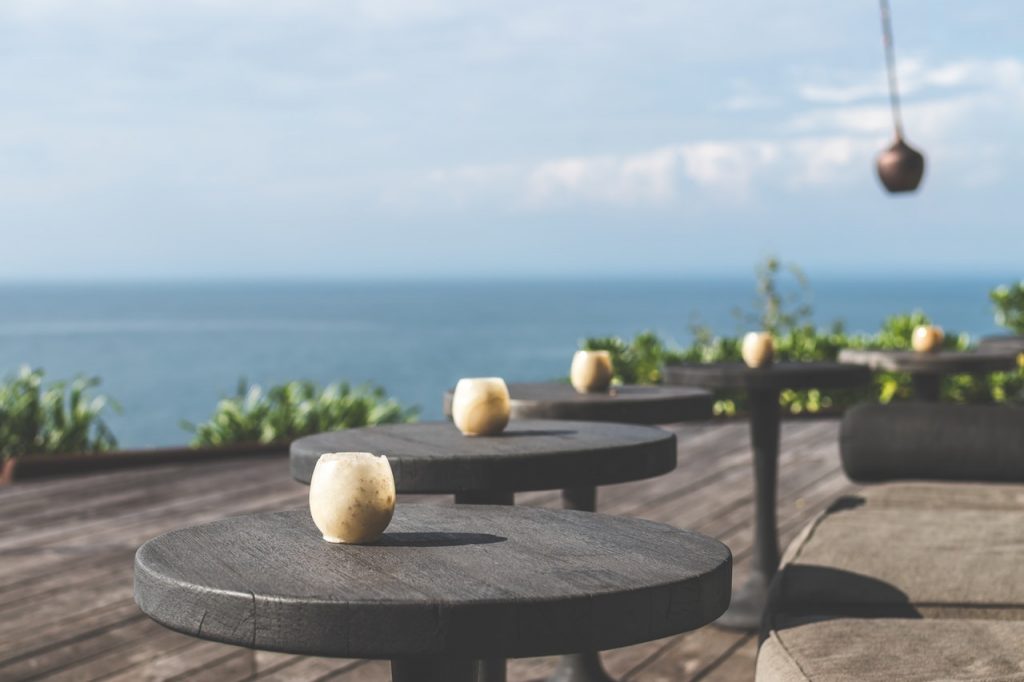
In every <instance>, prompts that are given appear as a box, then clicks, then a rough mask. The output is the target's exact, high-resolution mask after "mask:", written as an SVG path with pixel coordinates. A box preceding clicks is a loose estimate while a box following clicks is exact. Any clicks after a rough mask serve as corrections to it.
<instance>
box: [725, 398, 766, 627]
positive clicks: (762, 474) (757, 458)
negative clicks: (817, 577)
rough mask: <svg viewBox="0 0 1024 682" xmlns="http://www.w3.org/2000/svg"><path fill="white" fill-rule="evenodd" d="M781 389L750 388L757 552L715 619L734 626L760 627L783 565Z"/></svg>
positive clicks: (755, 549) (726, 625) (755, 543)
mask: <svg viewBox="0 0 1024 682" xmlns="http://www.w3.org/2000/svg"><path fill="white" fill-rule="evenodd" d="M780 421H781V416H780V414H779V391H778V390H775V389H764V390H760V389H759V390H752V391H750V444H751V446H752V449H753V454H754V505H755V516H754V556H753V558H752V559H753V560H752V562H751V567H750V577H749V578H748V579H747V582H746V583H745V584H744V585H743V587H741V588H740V589H739V590H737V591H736V593H735V594H733V596H732V601H731V603H730V604H729V609H728V610H727V611H726V612H725V613H724V614H722V616H721V617H720V618H719V619H718V620H717V621H715V624H716V625H719V626H721V627H724V628H730V629H734V630H756V629H758V628H759V627H760V626H761V615H762V614H763V613H764V607H765V603H766V602H767V600H768V583H769V582H771V579H772V576H773V575H775V571H776V570H777V569H778V566H779V537H778V530H777V528H776V521H775V497H776V492H777V490H776V488H777V482H778V475H779V423H780Z"/></svg>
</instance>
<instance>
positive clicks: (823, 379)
mask: <svg viewBox="0 0 1024 682" xmlns="http://www.w3.org/2000/svg"><path fill="white" fill-rule="evenodd" d="M663 376H664V379H665V382H666V383H668V384H673V385H683V386H700V387H702V388H708V389H712V390H739V391H746V393H747V395H748V396H749V399H750V442H751V447H752V449H753V454H754V486H755V487H754V493H755V499H754V503H755V509H756V515H755V517H754V529H755V534H754V556H753V561H752V566H751V569H750V577H749V579H748V580H747V582H746V584H744V586H743V587H742V588H740V590H738V591H737V593H736V595H735V596H734V597H733V600H732V604H731V605H730V606H729V610H728V611H726V612H725V615H723V616H722V617H721V618H720V619H718V621H717V622H716V624H717V625H721V626H723V627H727V628H735V629H742V630H753V629H757V628H758V627H759V626H760V624H761V614H762V613H763V612H764V606H765V603H766V601H767V597H768V583H769V582H770V581H771V578H772V576H773V575H775V571H776V569H777V568H778V565H779V536H778V529H777V528H776V521H775V498H776V488H777V480H778V467H779V426H780V423H781V419H782V415H781V411H780V409H779V394H780V393H781V392H782V391H783V390H784V389H811V388H818V389H821V388H855V387H857V386H863V385H865V384H867V383H868V382H870V380H871V372H869V371H868V370H867V368H865V367H858V366H856V365H840V364H837V363H834V362H782V363H777V364H774V365H770V366H768V367H763V368H758V369H751V368H750V367H747V366H746V365H744V364H742V363H738V362H735V363H718V364H706V365H696V364H694V365H689V364H686V365H668V366H666V367H665V372H664V375H663Z"/></svg>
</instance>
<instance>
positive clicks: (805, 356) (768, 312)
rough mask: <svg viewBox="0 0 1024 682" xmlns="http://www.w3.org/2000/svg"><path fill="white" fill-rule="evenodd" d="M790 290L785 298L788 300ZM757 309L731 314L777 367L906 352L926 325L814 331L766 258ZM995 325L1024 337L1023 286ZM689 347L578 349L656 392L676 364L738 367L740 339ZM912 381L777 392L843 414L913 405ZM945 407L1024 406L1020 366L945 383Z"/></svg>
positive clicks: (589, 342) (619, 343)
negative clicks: (768, 339) (848, 351)
mask: <svg viewBox="0 0 1024 682" xmlns="http://www.w3.org/2000/svg"><path fill="white" fill-rule="evenodd" d="M783 275H789V276H790V277H791V278H792V279H793V280H794V282H795V284H796V287H795V289H794V288H793V286H792V284H791V285H790V286H789V287H784V286H782V284H781V283H780V277H782V276H783ZM787 289H788V290H789V291H788V293H787ZM756 292H757V303H756V306H755V309H754V310H752V311H742V310H738V311H734V315H735V316H736V318H737V320H738V321H739V322H740V325H741V328H748V329H755V328H756V329H765V330H768V331H771V332H772V333H773V334H774V335H775V354H776V358H777V359H778V360H780V361H793V362H812V361H834V360H835V359H836V358H837V357H838V355H839V351H840V350H842V349H843V348H859V349H872V350H909V349H910V348H911V335H912V334H913V331H914V328H915V327H917V326H918V325H922V324H929V323H930V320H929V318H928V316H927V315H925V314H924V313H923V312H922V311H914V312H912V313H907V314H900V315H892V316H890V317H887V318H886V319H885V320H884V321H883V322H882V326H881V328H880V329H879V330H878V331H877V332H875V333H873V334H849V333H847V332H846V331H845V329H844V327H843V325H842V323H841V322H835V323H833V324H832V326H831V327H828V328H823V329H822V328H817V327H815V326H814V325H813V324H812V323H811V322H810V319H811V312H812V311H811V306H810V305H809V304H808V303H807V295H808V293H809V285H808V282H807V278H806V277H804V275H803V273H802V272H801V271H800V269H799V268H797V267H796V266H794V265H783V264H782V263H781V262H780V261H779V260H778V259H777V258H769V259H767V260H766V261H764V262H763V263H761V264H760V265H759V266H758V268H757V282H756ZM991 297H992V300H993V301H994V302H995V303H996V307H997V319H998V320H999V321H1000V324H1003V325H1004V326H1007V327H1009V328H1011V329H1014V330H1018V331H1022V332H1024V282H1021V283H1020V284H1018V285H1016V286H1015V287H999V288H998V289H996V290H994V291H993V292H992V294H991ZM692 332H693V337H694V340H693V342H692V343H690V344H689V345H688V346H685V347H683V348H672V347H669V346H668V345H667V344H665V343H664V342H663V341H662V340H661V339H660V338H659V337H658V336H657V335H655V334H653V333H651V332H644V333H642V334H639V335H637V336H636V337H635V338H634V339H633V340H632V341H624V340H623V339H620V338H617V337H604V338H591V339H586V340H585V341H584V342H583V347H584V348H587V349H606V350H609V351H611V353H612V360H613V362H614V364H615V372H616V379H617V380H618V381H620V382H622V383H639V384H653V383H658V382H660V381H661V367H662V366H663V365H664V364H670V363H674V362H689V363H713V362H740V361H741V357H740V344H741V342H742V337H741V335H739V334H737V335H736V336H718V335H715V334H713V333H712V332H711V330H710V329H708V328H707V327H703V326H696V327H694V328H693V330H692ZM970 347H971V340H970V338H969V337H968V336H967V335H966V334H957V333H955V332H951V331H947V333H946V338H945V340H944V341H943V348H944V349H947V350H968V349H969V348H970ZM911 395H912V386H911V381H910V376H909V375H907V374H904V373H886V372H879V373H875V375H874V378H873V380H872V385H871V386H870V387H867V388H860V389H843V390H829V391H822V390H818V389H810V390H800V391H795V390H786V391H782V393H781V396H780V401H779V402H780V404H781V406H782V407H783V409H785V410H786V411H787V412H789V413H791V414H802V413H811V414H813V413H817V412H820V411H821V410H826V409H833V408H845V407H848V406H850V405H853V404H854V403H857V402H861V401H864V400H877V401H879V402H883V403H888V402H890V401H892V400H902V399H907V398H910V397H911ZM941 395H942V398H943V400H947V401H952V402H972V403H978V402H981V403H984V402H1008V401H1016V402H1024V366H1022V367H1021V368H1018V369H1017V370H1016V371H1012V372H996V373H993V374H989V375H985V376H973V375H967V374H958V375H952V376H948V377H946V378H945V379H944V381H943V385H942V393H941ZM745 409H746V395H745V394H744V393H743V392H741V391H740V392H737V391H719V392H716V394H715V406H714V411H715V414H717V415H733V414H736V413H737V412H740V411H744V410H745Z"/></svg>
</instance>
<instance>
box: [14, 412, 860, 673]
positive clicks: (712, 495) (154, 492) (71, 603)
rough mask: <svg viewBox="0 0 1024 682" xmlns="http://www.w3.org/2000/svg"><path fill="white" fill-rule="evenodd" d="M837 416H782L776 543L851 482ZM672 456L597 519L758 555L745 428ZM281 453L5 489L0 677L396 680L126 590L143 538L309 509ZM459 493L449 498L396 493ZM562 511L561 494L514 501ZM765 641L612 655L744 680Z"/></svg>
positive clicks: (610, 495) (706, 431) (685, 444)
mask: <svg viewBox="0 0 1024 682" xmlns="http://www.w3.org/2000/svg"><path fill="white" fill-rule="evenodd" d="M837 426H838V424H837V422H835V421H834V420H809V421H792V422H787V423H785V424H784V426H783V432H782V449H781V450H782V456H781V458H780V467H779V525H780V537H781V538H782V540H783V542H784V543H785V542H787V541H788V540H789V539H790V538H791V537H792V536H793V535H795V534H796V533H797V532H798V531H799V529H800V528H801V527H802V526H803V525H804V524H805V523H806V522H807V520H808V519H809V518H811V517H812V516H813V515H815V514H816V513H818V511H819V510H821V509H823V508H824V507H825V506H826V505H827V504H828V503H829V502H830V501H831V500H832V499H834V498H835V497H836V496H838V495H840V494H842V493H845V492H848V491H850V490H853V489H854V488H853V486H852V485H851V484H850V483H849V482H848V481H847V480H846V479H845V477H843V475H842V473H841V472H840V469H839V460H838V445H837V434H838V428H837ZM672 430H673V431H675V432H676V433H677V436H678V438H679V466H678V468H677V469H676V470H675V471H673V472H671V473H669V474H667V475H665V476H661V477H658V478H655V479H651V480H647V481H636V482H633V483H626V484H620V485H616V486H608V487H605V488H602V489H601V492H600V496H599V502H598V504H599V509H600V510H601V511H602V512H604V513H613V514H626V515H632V516H640V517H643V518H649V519H652V520H658V521H663V522H667V523H670V524H673V525H677V526H681V527H687V528H692V529H694V530H698V531H700V532H704V533H708V534H711V535H714V536H716V537H719V538H720V539H722V540H723V541H724V542H726V544H728V545H729V546H730V547H731V548H732V550H733V554H734V556H735V558H736V565H735V579H736V581H737V582H739V581H741V580H742V578H743V577H744V576H745V574H746V570H747V567H748V565H749V560H750V559H749V557H750V552H751V537H752V523H751V520H752V506H753V481H752V473H751V467H750V449H749V448H750V446H749V435H748V427H747V424H746V423H745V422H742V421H736V422H725V423H711V424H687V425H681V426H675V427H672ZM305 495H306V488H305V487H303V486H299V485H298V484H295V483H294V482H292V481H291V480H290V479H289V477H288V473H287V462H286V461H285V459H284V458H280V459H272V458H271V459H267V458H260V459H256V458H254V459H253V460H252V462H245V463H244V464H243V463H242V461H240V460H233V461H231V462H224V461H219V462H210V463H202V464H192V465H186V466H178V465H168V466H161V467H154V468H152V469H147V470H138V469H135V470H128V471H121V472H105V473H102V474H97V475H90V476H79V477H68V478H64V479H58V480H52V481H39V482H26V483H19V484H16V485H14V486H11V487H8V488H5V489H0V679H4V680H8V679H10V680H20V679H34V678H40V677H42V676H46V677H48V678H53V679H58V680H92V679H109V680H115V681H119V682H126V681H127V680H169V679H182V680H185V679H187V680H204V679H210V680H245V679H259V680H310V681H311V680H327V679H332V680H344V681H345V682H368V681H369V680H387V679H388V666H387V664H386V663H385V662H380V661H371V662H363V661H346V660H335V659H323V658H310V657H303V656H291V655H288V654H279V653H272V652H251V651H248V650H245V649H239V648H236V647H230V646H226V645H222V644H217V643H213V642H204V641H200V640H196V639H193V638H190V637H187V636H185V635H180V634H177V633H173V632H170V631H168V630H165V629H164V628H162V627H160V626H158V625H156V624H155V623H153V622H152V621H149V620H148V619H146V618H145V617H144V616H142V615H141V614H140V613H139V612H138V610H137V609H136V608H135V606H134V603H133V602H132V600H131V572H132V555H133V552H134V548H135V547H136V546H137V545H138V544H139V543H141V542H142V541H144V540H145V539H148V538H149V537H152V536H154V535H157V534H159V533H161V532H164V531H166V530H170V529H172V528H177V527H180V526H183V525H190V524H195V523H201V522H204V521H208V520H212V519H216V518H221V517H223V516H228V515H232V514H237V513H244V512H247V511H255V510H259V509H275V508H287V507H296V506H301V505H303V504H305ZM412 502H419V503H450V502H451V498H450V497H449V496H426V497H425V496H417V497H411V496H410V497H405V496H403V497H402V498H400V503H403V504H406V503H412ZM517 503H520V504H530V505H539V506H549V507H557V506H560V504H561V499H560V495H559V493H558V492H557V491H542V492H534V493H524V494H520V495H517ZM755 655H756V638H754V637H751V636H749V635H745V634H743V633H735V632H729V631H724V630H720V629H718V628H715V627H707V628H702V629H701V630H698V631H696V632H693V633H688V634H685V635H679V636H676V637H671V638H667V639H664V640H659V641H656V642H648V643H645V644H640V645H637V646H632V647H625V648H623V649H617V650H613V651H609V652H605V653H604V654H603V659H604V661H605V663H606V667H607V668H608V669H609V671H611V672H612V673H613V674H614V675H615V676H616V677H617V678H619V679H622V680H639V681H646V680H693V679H701V680H715V681H717V682H723V681H732V680H735V681H739V680H750V679H751V678H752V674H753V661H754V656H755ZM556 660H557V659H555V658H552V657H548V658H539V659H524V660H519V661H512V662H510V666H509V679H510V680H512V681H513V682H523V681H525V680H539V679H542V678H543V677H544V676H545V675H546V674H547V673H548V672H550V670H551V669H552V667H553V666H554V664H555V662H556Z"/></svg>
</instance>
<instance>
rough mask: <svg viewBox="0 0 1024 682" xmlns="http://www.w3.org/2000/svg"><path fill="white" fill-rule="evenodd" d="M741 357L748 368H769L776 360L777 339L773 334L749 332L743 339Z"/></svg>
mask: <svg viewBox="0 0 1024 682" xmlns="http://www.w3.org/2000/svg"><path fill="white" fill-rule="evenodd" d="M740 355H742V356H743V362H745V363H746V364H747V367H755V368H756V367H767V366H769V365H770V364H772V361H773V360H774V359H775V337H773V336H772V333H771V332H748V333H747V334H746V336H744V337H743V345H742V346H741V347H740Z"/></svg>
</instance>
